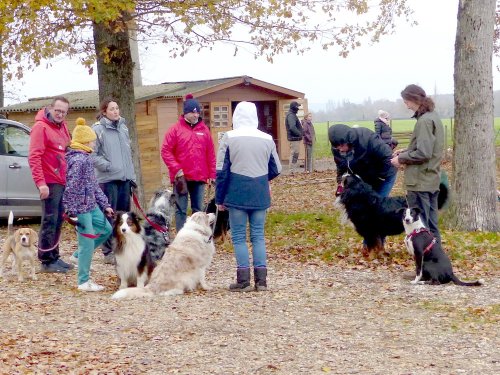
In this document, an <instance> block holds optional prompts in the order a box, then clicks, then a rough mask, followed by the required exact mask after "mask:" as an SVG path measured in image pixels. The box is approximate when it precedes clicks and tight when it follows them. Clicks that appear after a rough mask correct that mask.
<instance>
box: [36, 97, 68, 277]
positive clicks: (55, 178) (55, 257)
mask: <svg viewBox="0 0 500 375" xmlns="http://www.w3.org/2000/svg"><path fill="white" fill-rule="evenodd" d="M68 109H69V102H68V99H66V98H64V97H56V98H54V100H53V101H52V103H51V104H50V105H49V106H48V107H46V108H42V109H41V110H40V111H39V112H38V113H37V115H36V117H35V125H33V128H32V129H31V135H30V150H29V157H28V161H29V164H30V168H31V175H32V176H33V180H34V181H35V184H36V186H37V187H38V190H39V191H40V199H41V200H42V223H41V225H40V234H39V240H38V259H40V261H41V262H42V268H41V272H60V273H66V272H68V270H70V269H72V268H74V266H73V265H71V264H69V263H66V262H64V261H63V260H62V259H60V258H59V237H60V234H61V226H62V223H63V212H64V207H63V203H62V197H63V192H64V187H65V185H66V159H65V152H66V147H67V146H68V145H69V143H70V141H71V137H70V135H69V131H68V128H67V126H66V122H65V120H64V119H65V118H66V115H67V113H68Z"/></svg>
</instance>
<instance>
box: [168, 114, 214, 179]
mask: <svg viewBox="0 0 500 375" xmlns="http://www.w3.org/2000/svg"><path fill="white" fill-rule="evenodd" d="M161 157H162V159H163V161H164V162H165V164H166V165H167V168H168V172H169V175H170V182H172V183H173V182H174V179H175V175H176V174H177V172H179V169H182V171H183V172H184V176H185V177H186V180H187V181H203V182H206V181H207V179H209V178H211V179H215V151H214V143H213V141H212V136H211V135H210V130H209V129H208V127H207V126H206V125H205V123H204V122H203V121H201V120H200V122H198V123H197V124H196V125H195V126H194V127H191V126H190V125H189V124H188V123H187V122H186V121H185V120H184V117H183V116H181V117H180V118H179V121H177V123H175V124H174V125H172V126H171V127H170V129H168V130H167V132H166V133H165V138H164V140H163V145H162V147H161Z"/></svg>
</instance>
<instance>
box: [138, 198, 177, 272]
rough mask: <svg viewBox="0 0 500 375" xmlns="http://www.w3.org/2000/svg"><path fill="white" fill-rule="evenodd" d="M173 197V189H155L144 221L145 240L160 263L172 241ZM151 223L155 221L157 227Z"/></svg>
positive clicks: (153, 256)
mask: <svg viewBox="0 0 500 375" xmlns="http://www.w3.org/2000/svg"><path fill="white" fill-rule="evenodd" d="M172 198H173V195H172V191H170V190H168V189H167V190H157V191H155V193H154V195H153V197H152V198H151V200H150V201H149V208H148V210H147V211H146V220H145V221H144V222H143V227H144V240H145V241H146V243H147V246H148V249H149V252H150V253H151V257H152V258H153V261H154V262H155V263H158V262H159V261H160V260H161V258H163V255H164V254H165V249H166V248H167V247H168V245H170V242H171V240H170V228H171V226H172V214H173V207H174V204H173V202H172ZM151 223H154V225H155V226H156V228H155V227H153V225H152V224H151ZM159 228H160V229H161V230H159Z"/></svg>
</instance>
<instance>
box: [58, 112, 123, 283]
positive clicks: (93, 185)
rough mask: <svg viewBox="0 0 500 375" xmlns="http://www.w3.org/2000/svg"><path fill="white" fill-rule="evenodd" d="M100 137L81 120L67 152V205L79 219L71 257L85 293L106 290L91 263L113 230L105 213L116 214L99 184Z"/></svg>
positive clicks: (68, 209) (78, 119) (65, 194)
mask: <svg viewBox="0 0 500 375" xmlns="http://www.w3.org/2000/svg"><path fill="white" fill-rule="evenodd" d="M96 138H97V136H96V134H95V132H94V130H92V128H91V127H90V126H88V125H87V124H86V123H85V119H83V118H81V117H79V118H77V119H76V126H75V129H74V130H73V137H72V140H71V143H70V146H69V148H68V150H67V152H66V161H67V164H68V171H67V175H66V189H65V191H64V195H63V204H64V207H65V210H66V212H67V214H68V215H69V216H71V217H76V218H77V227H76V228H77V232H78V250H77V251H76V252H75V253H74V254H73V256H72V257H71V258H72V260H74V261H76V259H75V258H78V260H77V261H78V289H79V290H82V291H85V292H98V291H101V290H103V289H104V287H103V286H101V285H98V284H96V283H95V282H93V281H92V280H91V279H90V277H89V274H90V263H91V261H92V255H93V254H94V250H95V249H96V248H97V247H99V246H100V245H101V244H102V243H103V242H104V241H106V240H107V239H108V237H109V236H110V234H111V231H112V228H111V224H110V223H109V222H108V220H107V219H106V217H105V216H104V213H103V211H104V212H105V213H106V215H108V216H112V215H113V214H114V212H113V209H112V208H111V206H110V205H109V203H108V199H107V198H106V196H105V195H104V193H103V192H102V190H101V188H100V187H99V184H98V183H97V179H96V176H95V172H94V164H93V162H92V158H91V156H90V154H91V153H92V151H93V148H94V147H95V140H96Z"/></svg>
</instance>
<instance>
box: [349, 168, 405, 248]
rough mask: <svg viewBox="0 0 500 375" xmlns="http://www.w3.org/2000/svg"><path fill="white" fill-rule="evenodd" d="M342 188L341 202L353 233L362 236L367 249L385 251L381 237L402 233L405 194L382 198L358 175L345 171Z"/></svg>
mask: <svg viewBox="0 0 500 375" xmlns="http://www.w3.org/2000/svg"><path fill="white" fill-rule="evenodd" d="M342 184H343V187H344V191H343V192H342V194H341V195H340V203H341V204H342V205H343V206H344V208H345V210H346V212H347V217H348V218H349V220H350V221H351V222H352V223H353V224H354V228H355V229H356V232H358V234H359V235H360V236H361V237H363V239H364V241H365V243H366V250H367V251H370V252H371V251H375V252H381V251H383V250H384V244H383V240H382V239H383V238H384V237H386V236H390V235H396V234H401V233H403V231H404V227H403V223H402V222H401V216H402V212H401V208H404V207H406V206H407V204H406V199H405V198H404V197H381V196H380V195H378V194H377V193H376V192H375V191H374V190H373V189H372V187H371V186H370V185H368V184H367V183H365V182H363V180H361V178H360V177H359V176H356V175H351V174H346V175H344V176H343V178H342Z"/></svg>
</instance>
